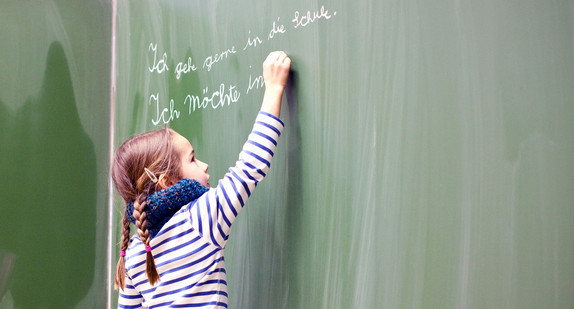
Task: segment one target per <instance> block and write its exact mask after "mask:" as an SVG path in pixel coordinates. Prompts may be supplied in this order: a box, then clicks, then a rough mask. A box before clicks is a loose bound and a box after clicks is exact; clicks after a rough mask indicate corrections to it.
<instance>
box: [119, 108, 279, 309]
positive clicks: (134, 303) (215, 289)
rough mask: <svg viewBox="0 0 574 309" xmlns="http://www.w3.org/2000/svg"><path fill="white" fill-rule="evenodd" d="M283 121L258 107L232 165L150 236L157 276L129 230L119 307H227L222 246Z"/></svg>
mask: <svg viewBox="0 0 574 309" xmlns="http://www.w3.org/2000/svg"><path fill="white" fill-rule="evenodd" d="M283 126H284V124H283V122H282V121H281V120H280V119H278V118H276V117H274V116H273V115H270V114H267V113H264V112H259V114H258V115H257V119H256V121H255V125H254V126H253V130H252V131H251V134H249V138H248V140H247V142H246V143H245V144H244V146H243V150H242V151H241V153H240V154H239V160H238V161H237V163H236V164H235V167H232V168H230V169H229V171H228V172H227V174H225V177H224V178H223V179H221V180H220V181H219V184H218V186H217V187H216V188H212V189H210V190H209V191H208V192H207V193H205V194H203V195H202V196H201V197H200V198H198V199H197V200H195V201H194V202H192V203H190V204H187V205H185V206H183V207H182V208H181V209H180V210H179V211H178V212H177V213H176V214H175V215H174V216H173V217H172V218H171V219H170V220H169V221H168V222H167V223H166V224H165V225H164V226H163V228H162V229H161V230H160V231H159V233H158V234H157V235H156V236H155V237H154V238H153V239H152V240H151V243H150V245H151V247H152V254H153V256H154V260H155V264H156V267H157V270H158V273H159V275H160V281H159V282H158V283H156V285H155V286H151V285H150V284H149V281H148V279H147V276H146V273H145V256H146V252H145V246H144V244H143V243H142V242H141V240H140V239H139V236H137V235H134V236H133V237H132V239H131V242H130V245H129V247H128V249H127V251H126V281H125V283H126V286H125V289H124V290H123V291H122V290H120V296H119V301H118V307H119V308H142V307H144V308H198V307H200V308H227V281H226V274H225V262H224V259H223V251H224V250H223V248H224V247H225V243H226V241H227V238H228V237H229V232H230V229H231V224H232V223H233V221H234V220H235V218H236V216H237V213H238V212H239V211H240V210H241V209H242V208H243V206H244V204H245V202H246V201H247V198H248V197H249V196H250V195H251V192H253V190H254V189H255V187H256V185H257V183H258V182H259V181H261V180H262V179H263V177H265V175H266V174H267V171H268V170H269V167H270V162H271V158H272V157H273V153H274V152H275V148H276V146H277V139H278V138H279V135H280V134H281V131H282V130H283Z"/></svg>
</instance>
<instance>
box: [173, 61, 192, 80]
mask: <svg viewBox="0 0 574 309" xmlns="http://www.w3.org/2000/svg"><path fill="white" fill-rule="evenodd" d="M192 71H197V67H196V66H195V64H193V63H192V60H191V57H188V58H187V62H185V63H184V62H180V63H178V64H177V65H176V66H175V78H177V79H179V78H180V76H181V74H187V73H189V72H192Z"/></svg>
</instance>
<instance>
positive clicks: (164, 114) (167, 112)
mask: <svg viewBox="0 0 574 309" xmlns="http://www.w3.org/2000/svg"><path fill="white" fill-rule="evenodd" d="M148 102H149V104H153V105H155V109H156V116H155V118H152V120H151V123H153V125H154V126H157V125H158V124H159V123H163V124H168V123H170V122H171V121H172V120H174V119H177V118H179V114H180V112H179V111H178V110H176V109H175V106H174V105H175V103H174V102H173V100H170V101H169V108H167V107H166V108H163V109H162V110H161V112H160V111H159V110H160V108H159V93H156V94H152V95H150V97H149V101H148Z"/></svg>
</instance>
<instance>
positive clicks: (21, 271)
mask: <svg viewBox="0 0 574 309" xmlns="http://www.w3.org/2000/svg"><path fill="white" fill-rule="evenodd" d="M0 50H1V52H0V55H1V56H0V308H3V309H4V308H6V309H11V308H104V307H105V305H106V302H107V300H106V299H107V294H108V290H109V289H108V287H107V284H108V283H107V272H108V271H107V268H108V267H107V265H108V264H109V263H107V261H106V256H107V254H106V252H107V247H108V246H107V243H108V241H107V239H108V235H109V229H108V224H107V222H108V219H107V218H108V209H107V208H108V207H107V204H108V201H107V200H108V198H107V197H108V189H107V188H108V186H107V184H108V166H109V164H108V161H109V148H110V146H109V140H110V138H109V134H110V130H109V128H110V123H109V117H110V104H109V101H110V76H111V75H110V68H111V63H110V59H111V4H109V3H105V2H98V1H82V2H78V1H34V2H32V1H20V0H14V1H13V0H3V1H1V3H0Z"/></svg>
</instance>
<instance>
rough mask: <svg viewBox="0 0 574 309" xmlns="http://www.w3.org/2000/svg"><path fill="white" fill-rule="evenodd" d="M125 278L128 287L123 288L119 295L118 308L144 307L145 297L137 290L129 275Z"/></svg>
mask: <svg viewBox="0 0 574 309" xmlns="http://www.w3.org/2000/svg"><path fill="white" fill-rule="evenodd" d="M125 280H126V281H125V284H126V287H125V288H124V289H123V290H122V289H120V293H119V294H120V295H119V297H118V308H122V309H132V308H143V306H142V303H143V300H144V299H143V297H142V296H141V295H140V293H139V292H138V291H137V290H136V288H135V287H134V285H133V283H132V280H131V279H130V277H129V276H126V278H125Z"/></svg>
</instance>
